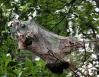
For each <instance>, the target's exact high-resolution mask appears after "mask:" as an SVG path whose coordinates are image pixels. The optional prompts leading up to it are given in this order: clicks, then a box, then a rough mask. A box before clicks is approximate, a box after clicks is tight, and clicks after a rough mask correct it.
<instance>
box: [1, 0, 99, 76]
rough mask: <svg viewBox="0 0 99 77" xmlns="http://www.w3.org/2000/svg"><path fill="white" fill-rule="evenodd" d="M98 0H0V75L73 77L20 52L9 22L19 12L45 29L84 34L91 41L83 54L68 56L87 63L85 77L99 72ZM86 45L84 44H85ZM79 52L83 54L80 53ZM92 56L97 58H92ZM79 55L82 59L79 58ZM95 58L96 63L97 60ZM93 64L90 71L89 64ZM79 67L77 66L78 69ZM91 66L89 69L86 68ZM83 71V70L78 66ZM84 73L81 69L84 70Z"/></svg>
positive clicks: (62, 32)
mask: <svg viewBox="0 0 99 77" xmlns="http://www.w3.org/2000/svg"><path fill="white" fill-rule="evenodd" d="M98 7H99V1H98V0H0V77H73V76H75V75H74V74H73V73H72V72H71V71H69V70H66V71H64V73H63V74H62V75H56V74H53V73H51V72H50V71H49V70H48V69H47V68H46V67H45V63H44V62H43V61H42V60H34V59H33V57H32V55H31V53H29V52H27V51H19V50H18V48H17V43H16V40H15V39H14V38H13V37H12V36H11V32H10V28H9V27H8V22H9V21H11V19H12V18H13V17H14V14H15V13H16V14H18V15H19V19H22V20H26V19H27V17H28V15H29V14H31V15H33V17H34V19H35V20H36V21H37V22H38V23H39V24H40V25H42V26H44V27H45V28H47V29H48V30H50V31H52V32H54V33H57V34H58V35H63V36H71V37H74V36H75V37H79V36H80V37H83V39H85V40H89V41H96V42H91V44H94V48H93V47H92V46H91V44H90V45H89V46H88V47H89V48H92V49H91V50H89V49H85V50H84V52H83V53H81V52H80V53H78V54H75V53H74V56H73V55H72V54H71V55H69V57H71V58H72V59H73V61H74V62H75V63H77V64H78V65H82V66H84V65H85V66H86V67H85V68H84V71H86V72H87V73H85V74H86V76H88V77H90V76H93V77H98V76H97V75H98V74H99V69H98V68H99V64H98V61H99V55H98V54H99V36H98V34H99V8H98ZM85 48H87V46H85ZM81 55H82V56H81ZM92 55H94V56H96V57H91V56H92ZM79 57H81V58H82V59H80V58H79ZM96 61H97V62H96ZM90 64H91V65H92V67H93V68H94V69H93V72H92V73H91V74H90V73H89V70H88V68H89V67H88V65H90ZM82 66H78V67H79V68H80V69H81V67H82ZM89 69H91V68H89ZM81 71H82V72H83V69H81ZM83 73H84V72H83Z"/></svg>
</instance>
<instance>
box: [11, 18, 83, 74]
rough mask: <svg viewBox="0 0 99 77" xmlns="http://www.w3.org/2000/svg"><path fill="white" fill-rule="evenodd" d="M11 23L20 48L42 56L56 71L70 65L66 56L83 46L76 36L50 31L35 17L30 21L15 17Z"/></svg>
mask: <svg viewBox="0 0 99 77" xmlns="http://www.w3.org/2000/svg"><path fill="white" fill-rule="evenodd" d="M11 24H12V33H14V35H15V36H16V38H17V41H18V46H19V49H25V50H29V51H31V52H33V53H34V54H35V55H37V56H39V57H40V58H42V59H43V60H44V61H45V62H46V63H47V65H46V66H47V67H48V68H49V69H50V70H51V71H52V72H54V73H62V72H63V69H66V68H68V67H69V62H67V61H66V60H65V59H64V57H65V56H66V55H68V54H69V53H71V50H72V49H78V48H82V47H83V44H82V42H79V41H78V40H77V39H76V38H73V37H63V36H59V35H57V34H54V33H52V32H49V31H48V30H46V29H44V28H42V27H41V26H39V25H38V24H37V23H36V22H35V21H34V20H33V19H29V20H28V21H21V20H18V19H14V20H13V21H12V22H11ZM53 68H54V69H53ZM58 70H60V71H58Z"/></svg>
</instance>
